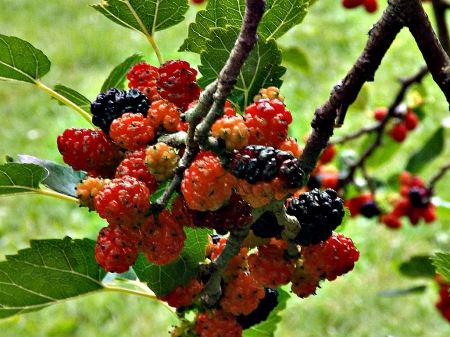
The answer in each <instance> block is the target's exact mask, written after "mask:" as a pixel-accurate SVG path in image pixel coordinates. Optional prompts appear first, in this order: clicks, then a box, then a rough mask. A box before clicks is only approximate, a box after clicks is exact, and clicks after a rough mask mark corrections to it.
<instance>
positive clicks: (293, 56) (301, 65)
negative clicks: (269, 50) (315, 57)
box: [282, 47, 311, 73]
mask: <svg viewBox="0 0 450 337" xmlns="http://www.w3.org/2000/svg"><path fill="white" fill-rule="evenodd" d="M282 54H283V63H287V64H289V66H291V67H292V68H296V69H297V70H300V71H303V72H306V73H307V72H309V70H310V69H311V66H310V65H309V61H308V55H307V54H306V53H305V52H304V51H303V50H301V49H300V48H296V47H291V48H286V49H285V48H283V51H282Z"/></svg>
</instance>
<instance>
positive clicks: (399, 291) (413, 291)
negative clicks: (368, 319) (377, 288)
mask: <svg viewBox="0 0 450 337" xmlns="http://www.w3.org/2000/svg"><path fill="white" fill-rule="evenodd" d="M425 290H427V286H426V285H420V286H414V287H410V288H406V289H394V290H385V291H381V292H380V296H386V297H397V296H404V295H410V294H418V293H419V294H421V293H424V292H425Z"/></svg>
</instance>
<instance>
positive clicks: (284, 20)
mask: <svg viewBox="0 0 450 337" xmlns="http://www.w3.org/2000/svg"><path fill="white" fill-rule="evenodd" d="M307 8H308V2H307V1H306V0H273V1H267V7H266V12H265V13H264V16H263V18H262V20H261V23H260V24H259V27H258V32H259V33H260V34H261V35H262V36H264V38H266V39H267V40H268V39H278V38H279V37H280V36H282V35H284V33H286V32H287V31H288V30H289V29H291V28H292V27H294V26H296V25H298V24H299V23H301V22H302V21H303V18H304V17H305V16H306V13H307Z"/></svg>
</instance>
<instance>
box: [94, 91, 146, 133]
mask: <svg viewBox="0 0 450 337" xmlns="http://www.w3.org/2000/svg"><path fill="white" fill-rule="evenodd" d="M149 108H150V101H149V100H148V98H147V96H145V95H144V94H143V93H142V92H140V91H139V90H138V89H135V88H133V89H130V90H128V91H125V90H122V89H117V88H111V89H108V91H106V92H105V93H100V94H99V95H98V96H97V98H96V99H95V101H94V102H92V104H91V113H92V115H93V116H92V123H93V124H94V125H96V126H98V127H100V128H101V129H102V130H103V131H104V132H105V133H109V127H110V125H111V123H112V121H113V120H114V119H116V118H118V117H120V116H122V115H123V114H124V113H126V112H132V113H141V114H142V115H143V116H144V117H146V116H147V111H148V109H149Z"/></svg>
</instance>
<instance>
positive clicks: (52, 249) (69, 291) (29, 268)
mask: <svg viewBox="0 0 450 337" xmlns="http://www.w3.org/2000/svg"><path fill="white" fill-rule="evenodd" d="M30 244H31V246H30V248H27V249H24V250H20V251H19V252H18V254H17V255H9V256H6V261H3V262H0V318H5V317H9V316H13V315H17V314H23V313H27V312H31V311H36V310H39V309H43V308H45V307H47V306H49V305H51V304H55V303H58V302H61V301H64V300H67V299H70V298H77V297H80V296H82V295H85V294H88V293H92V292H96V291H100V290H102V289H103V286H102V283H101V280H102V279H103V277H104V276H105V272H104V271H103V270H102V269H101V268H100V267H99V265H98V264H97V262H96V261H95V256H94V246H95V242H94V241H92V240H88V239H83V240H79V239H77V240H73V239H71V238H69V237H66V238H64V239H62V240H56V239H54V240H33V241H31V242H30Z"/></svg>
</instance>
